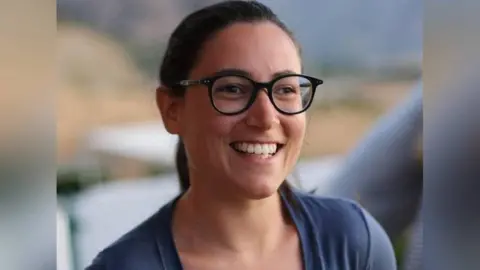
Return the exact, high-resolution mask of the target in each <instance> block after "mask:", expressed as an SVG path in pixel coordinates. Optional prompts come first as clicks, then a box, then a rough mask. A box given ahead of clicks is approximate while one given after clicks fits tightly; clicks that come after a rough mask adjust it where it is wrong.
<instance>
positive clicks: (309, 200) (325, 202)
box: [294, 191, 367, 229]
mask: <svg viewBox="0 0 480 270" xmlns="http://www.w3.org/2000/svg"><path fill="white" fill-rule="evenodd" d="M294 195H295V198H296V200H297V202H298V203H299V206H300V209H301V210H302V211H303V212H304V214H305V215H306V216H307V217H308V219H311V221H312V222H315V223H317V224H324V223H325V225H326V224H331V223H332V221H335V224H336V225H335V227H336V228H340V229H347V228H350V229H354V228H360V229H362V228H363V229H366V225H367V222H366V217H365V211H364V210H363V209H362V207H361V206H360V205H359V204H358V203H356V202H354V201H353V200H349V199H343V198H335V197H324V196H317V195H312V194H307V193H303V192H299V191H295V192H294Z"/></svg>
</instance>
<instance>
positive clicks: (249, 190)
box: [241, 182, 280, 200]
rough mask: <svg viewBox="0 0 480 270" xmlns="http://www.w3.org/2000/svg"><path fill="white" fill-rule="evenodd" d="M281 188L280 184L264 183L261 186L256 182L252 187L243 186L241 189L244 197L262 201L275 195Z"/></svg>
mask: <svg viewBox="0 0 480 270" xmlns="http://www.w3.org/2000/svg"><path fill="white" fill-rule="evenodd" d="M279 187H280V184H274V183H263V184H260V185H259V184H258V182H256V183H255V184H251V185H242V187H241V189H242V193H243V194H244V196H245V197H247V198H248V199H251V200H261V199H265V198H268V197H271V196H272V195H275V194H276V192H277V191H278V188H279Z"/></svg>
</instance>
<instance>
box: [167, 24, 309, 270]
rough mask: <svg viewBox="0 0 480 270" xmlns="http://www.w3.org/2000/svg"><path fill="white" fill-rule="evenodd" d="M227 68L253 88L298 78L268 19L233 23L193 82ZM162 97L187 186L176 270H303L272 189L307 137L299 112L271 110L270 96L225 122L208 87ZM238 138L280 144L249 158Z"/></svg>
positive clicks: (210, 45) (206, 54) (210, 47)
mask: <svg viewBox="0 0 480 270" xmlns="http://www.w3.org/2000/svg"><path fill="white" fill-rule="evenodd" d="M226 68H229V69H230V68H234V69H240V70H243V71H246V72H248V73H250V74H251V78H252V79H254V80H256V81H261V82H266V81H270V80H272V79H273V78H274V77H275V76H274V74H275V73H278V72H284V71H286V70H288V71H290V72H294V73H301V60H300V57H299V55H298V50H297V47H296V46H295V44H294V42H293V41H292V40H291V39H290V37H289V36H288V35H287V34H286V33H284V32H283V30H281V29H280V28H279V27H277V26H276V25H274V24H272V23H269V22H258V23H236V24H233V25H231V26H228V27H227V28H225V29H223V30H221V31H220V32H218V33H217V34H216V35H214V36H213V37H212V38H211V39H210V40H208V41H207V42H206V43H205V44H204V46H203V50H202V51H201V52H200V55H199V58H198V60H197V63H196V65H195V66H194V68H193V70H192V71H191V74H190V77H189V78H185V79H194V80H196V79H201V78H204V77H207V76H210V75H212V74H214V73H215V72H218V71H219V70H222V69H226ZM159 92H161V93H160V94H159V95H158V96H157V98H158V100H157V101H158V104H159V107H160V110H161V113H162V118H163V120H164V124H165V126H166V128H167V130H168V131H169V132H170V133H173V134H178V135H180V136H181V137H182V138H183V141H184V143H185V148H186V151H187V155H188V159H189V162H190V163H189V173H190V179H191V186H190V189H189V190H188V191H187V192H186V193H185V194H184V195H183V196H182V198H181V199H180V200H179V202H178V204H177V206H176V210H175V214H174V221H173V223H174V238H175V243H176V247H177V250H178V251H179V254H180V258H181V260H182V264H183V265H184V267H185V268H187V269H188V268H189V266H190V267H191V266H195V269H227V268H228V269H236V268H237V269H301V266H302V265H301V256H300V247H299V241H298V236H297V232H296V229H295V227H294V226H293V225H292V224H291V222H290V221H289V219H288V217H286V215H285V214H284V211H283V209H282V207H281V203H280V197H279V195H278V193H277V190H278V188H279V186H280V184H281V183H282V182H283V181H284V179H285V178H286V176H287V175H288V174H289V173H290V172H291V170H292V168H293V167H294V165H295V163H296V161H297V159H298V156H299V154H300V149H301V145H302V143H303V138H304V136H305V129H306V117H305V113H302V114H298V115H293V116H287V115H282V114H281V113H279V112H277V111H276V110H275V108H274V107H273V105H272V104H271V103H270V100H269V99H268V96H267V94H266V91H260V93H259V94H258V96H257V99H256V101H255V103H254V104H253V105H252V107H251V108H250V109H249V110H248V111H246V112H244V113H242V114H240V115H235V116H224V115H221V114H219V113H218V112H216V111H215V110H214V108H213V107H212V106H211V104H210V100H209V97H208V90H207V87H206V86H203V85H200V86H193V87H189V88H188V90H187V91H186V94H185V96H184V97H182V98H174V97H171V96H169V95H168V94H165V92H162V91H159ZM234 141H245V142H257V141H259V142H277V143H282V144H284V147H283V148H282V149H281V150H280V151H278V152H277V154H276V155H275V156H274V157H272V158H270V159H268V160H262V159H260V158H257V157H255V158H252V157H248V158H247V157H245V156H242V155H241V154H239V153H237V152H235V150H233V149H232V148H231V147H230V143H232V142H234Z"/></svg>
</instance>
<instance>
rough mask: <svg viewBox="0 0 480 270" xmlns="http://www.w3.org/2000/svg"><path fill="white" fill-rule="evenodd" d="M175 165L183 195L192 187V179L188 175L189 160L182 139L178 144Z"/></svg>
mask: <svg viewBox="0 0 480 270" xmlns="http://www.w3.org/2000/svg"><path fill="white" fill-rule="evenodd" d="M175 165H176V167H177V174H178V179H179V180H180V189H181V192H182V193H183V192H185V191H187V189H188V188H189V187H190V177H189V175H188V159H187V153H186V151H185V145H184V144H183V141H182V138H180V137H179V140H178V143H177V152H176V154H175Z"/></svg>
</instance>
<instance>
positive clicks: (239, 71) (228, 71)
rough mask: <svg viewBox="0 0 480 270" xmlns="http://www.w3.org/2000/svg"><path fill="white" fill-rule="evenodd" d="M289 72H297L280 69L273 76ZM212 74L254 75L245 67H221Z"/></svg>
mask: <svg viewBox="0 0 480 270" xmlns="http://www.w3.org/2000/svg"><path fill="white" fill-rule="evenodd" d="M289 74H296V73H295V72H293V71H291V70H288V69H286V70H282V71H278V72H275V73H273V78H276V77H279V76H283V75H289ZM212 75H213V76H228V75H240V76H245V77H248V78H252V77H253V76H252V73H250V72H248V71H246V70H243V69H238V68H224V69H220V70H219V71H217V72H215V73H213V74H212Z"/></svg>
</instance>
